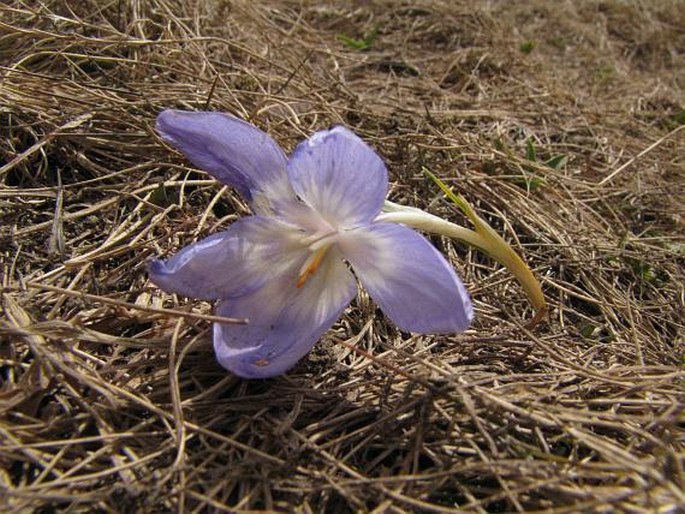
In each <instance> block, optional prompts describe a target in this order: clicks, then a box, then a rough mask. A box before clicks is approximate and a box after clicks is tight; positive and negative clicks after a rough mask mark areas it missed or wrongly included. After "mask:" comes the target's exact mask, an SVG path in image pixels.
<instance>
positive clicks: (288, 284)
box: [214, 249, 357, 378]
mask: <svg viewBox="0 0 685 514" xmlns="http://www.w3.org/2000/svg"><path fill="white" fill-rule="evenodd" d="M298 275H299V267H293V268H292V269H291V270H290V272H289V273H286V274H284V275H282V276H281V277H280V279H278V280H273V281H271V282H269V283H267V284H265V285H264V287H262V288H260V289H258V290H256V291H254V292H252V293H251V294H248V295H246V296H243V297H240V298H234V299H230V300H224V301H222V302H221V303H220V304H219V306H218V308H217V314H219V315H220V316H239V317H241V318H247V319H248V320H249V323H248V324H247V325H226V324H220V323H216V324H215V325H214V351H215V353H216V357H217V360H218V361H219V363H220V364H221V365H222V366H223V367H224V368H226V369H228V370H229V371H231V372H233V373H235V374H236V375H238V376H240V377H243V378H269V377H274V376H277V375H281V374H283V373H285V372H286V371H288V370H289V369H290V368H292V367H293V366H294V365H295V364H296V363H297V362H298V361H299V360H300V359H302V358H303V357H304V356H305V355H306V354H307V353H308V352H309V351H310V350H311V348H312V347H313V346H314V344H315V343H316V342H317V341H318V340H319V339H320V338H321V336H322V335H323V334H324V333H325V332H326V331H327V330H328V329H329V328H330V327H331V326H332V325H333V323H335V321H336V320H337V319H338V318H339V317H340V315H341V314H342V312H343V310H344V309H345V307H347V305H348V304H349V303H350V301H351V300H352V298H353V297H354V296H355V295H356V293H357V283H356V280H355V279H354V276H353V275H352V274H351V273H350V271H349V270H348V269H347V266H346V265H345V263H344V262H343V261H342V259H341V258H340V255H339V254H337V251H335V250H333V249H332V250H330V251H329V255H327V256H326V258H325V259H324V261H323V262H322V263H321V266H320V267H319V269H318V270H317V271H316V273H315V274H314V275H313V276H312V277H311V278H310V279H309V280H308V281H307V282H306V283H305V284H304V286H302V287H301V288H298V287H297V286H296V284H297V279H298Z"/></svg>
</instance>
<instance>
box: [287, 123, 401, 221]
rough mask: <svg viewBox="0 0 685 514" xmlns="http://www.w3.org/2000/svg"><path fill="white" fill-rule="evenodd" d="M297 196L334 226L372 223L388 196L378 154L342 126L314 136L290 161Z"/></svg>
mask: <svg viewBox="0 0 685 514" xmlns="http://www.w3.org/2000/svg"><path fill="white" fill-rule="evenodd" d="M288 175H289V176H290V182H291V184H292V187H293V189H294V190H295V192H296V193H297V195H298V196H299V197H300V198H301V199H302V200H303V201H304V202H305V203H306V204H307V205H309V206H310V207H311V208H312V209H314V210H315V211H317V212H319V213H320V214H321V216H322V217H323V218H324V219H325V220H326V221H327V222H328V223H330V224H331V225H332V226H334V227H354V226H358V225H362V224H365V223H369V222H371V221H372V220H373V219H374V218H375V217H376V215H377V214H378V213H379V212H380V210H381V207H382V206H383V201H384V200H385V196H386V194H387V192H388V172H387V170H386V168H385V164H383V161H382V160H381V159H380V157H379V156H378V154H376V152H374V151H373V150H372V149H371V148H370V147H369V146H368V145H367V144H366V143H364V141H362V140H361V139H360V138H359V137H357V136H356V135H355V134H353V133H352V132H350V131H349V130H347V129H346V128H344V127H335V128H333V129H331V130H323V131H321V132H317V133H315V134H314V135H313V136H312V137H311V138H309V139H308V140H306V141H304V142H303V143H301V144H300V145H299V146H298V147H297V149H296V150H295V152H294V153H293V155H292V157H291V158H290V161H289V162H288Z"/></svg>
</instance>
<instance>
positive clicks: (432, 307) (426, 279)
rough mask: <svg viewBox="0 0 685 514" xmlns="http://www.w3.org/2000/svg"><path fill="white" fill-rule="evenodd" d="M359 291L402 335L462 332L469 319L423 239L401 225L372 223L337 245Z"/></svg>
mask: <svg viewBox="0 0 685 514" xmlns="http://www.w3.org/2000/svg"><path fill="white" fill-rule="evenodd" d="M340 246H341V251H342V252H343V254H344V256H345V258H346V259H347V260H348V261H349V262H350V264H351V265H352V268H353V269H354V272H355V274H356V275H357V277H358V278H359V280H360V282H361V284H362V286H363V287H364V288H365V289H366V290H367V291H368V292H369V294H370V295H371V297H372V298H373V299H374V301H375V302H376V303H377V304H378V305H379V306H380V307H381V309H382V310H383V312H384V313H385V314H386V315H387V316H388V317H389V318H390V319H391V320H392V321H393V322H394V323H395V324H396V325H397V326H398V327H399V328H400V329H402V330H406V331H408V332H418V333H435V334H439V333H452V332H462V331H464V330H466V329H467V328H468V326H469V325H470V323H471V321H472V319H473V307H472V305H471V300H470V298H469V294H468V292H467V291H466V288H465V287H464V284H463V283H462V282H461V280H460V279H459V277H457V275H456V273H455V272H454V270H453V269H452V266H450V265H449V263H448V262H447V261H446V260H445V258H444V257H443V256H442V255H441V254H440V253H439V252H438V251H437V250H436V249H435V247H434V246H433V245H432V244H430V242H428V240H427V239H426V238H424V237H423V236H421V235H420V234H418V233H416V232H414V231H413V230H411V229H409V228H407V227H404V226H402V225H396V224H392V223H375V224H373V225H370V226H369V227H367V228H362V229H358V230H354V231H350V232H348V234H347V235H346V236H345V238H344V239H342V240H341V241H340Z"/></svg>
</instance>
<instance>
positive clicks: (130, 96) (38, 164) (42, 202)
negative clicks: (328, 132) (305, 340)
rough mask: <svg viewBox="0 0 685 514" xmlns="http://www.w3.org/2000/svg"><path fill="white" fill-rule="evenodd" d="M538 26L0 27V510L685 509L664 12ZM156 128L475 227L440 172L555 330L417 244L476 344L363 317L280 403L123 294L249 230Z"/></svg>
mask: <svg viewBox="0 0 685 514" xmlns="http://www.w3.org/2000/svg"><path fill="white" fill-rule="evenodd" d="M552 5H553V4H552V3H548V2H543V1H542V0H539V1H538V0H530V1H528V2H518V3H509V2H505V1H501V2H498V1H495V2H469V1H465V2H459V3H457V2H449V1H447V0H445V1H438V0H434V1H429V0H423V1H418V2H416V1H412V2H409V1H406V2H405V1H396V2H392V1H374V2H349V1H337V2H300V1H294V0H293V1H287V0H273V1H260V2H248V1H244V2H242V1H229V0H224V1H219V0H216V1H207V2H204V1H199V0H197V1H191V0H185V1H183V0H150V1H145V2H143V1H139V0H119V1H109V2H107V1H99V0H83V1H68V0H61V1H57V0H42V1H40V2H38V1H22V0H14V1H12V0H10V1H9V2H5V3H4V4H3V6H0V59H1V60H0V64H1V65H2V68H1V69H0V115H1V116H2V118H1V119H2V124H1V125H2V139H0V153H1V155H2V160H0V180H1V181H2V182H1V184H2V185H0V216H1V219H2V226H1V227H0V230H1V232H0V238H1V242H2V243H1V246H0V255H1V256H2V257H1V259H2V260H1V261H0V264H1V271H0V273H2V281H3V283H2V286H3V291H2V309H3V313H2V318H1V319H0V337H1V339H0V359H1V361H0V370H1V377H2V378H1V380H2V385H1V389H0V464H1V466H0V510H3V511H5V512H30V511H34V512H83V511H101V512H166V511H178V512H214V511H216V512H221V511H231V512H233V511H248V510H251V511H257V510H259V511H261V510H267V511H291V510H298V511H299V512H355V511H356V512H365V511H375V512H448V511H454V510H457V509H461V510H462V511H464V512H498V511H508V512H511V511H532V510H545V511H554V512H575V511H581V510H582V511H586V512H591V511H595V512H607V511H625V512H655V511H660V512H676V511H677V509H678V505H683V504H685V493H683V490H684V489H685V474H684V472H683V467H684V458H685V453H684V442H685V440H684V437H685V435H684V430H683V429H684V425H683V423H684V413H683V408H684V407H685V400H684V398H683V382H684V381H683V378H684V376H685V370H684V369H683V363H684V359H685V355H684V353H685V352H684V342H683V323H684V320H683V313H684V312H685V306H684V302H685V300H684V297H685V292H684V290H683V287H684V286H683V283H684V273H683V262H684V260H685V254H684V248H685V236H684V230H683V229H684V227H683V225H684V223H683V221H684V215H683V202H684V200H685V198H684V196H683V193H684V191H683V185H684V184H685V172H684V169H685V168H684V165H683V155H684V150H685V145H684V144H683V143H684V142H685V130H682V129H683V124H684V123H685V111H683V84H684V83H685V81H684V79H685V77H684V76H683V70H685V59H684V58H683V56H684V55H685V36H683V34H685V9H682V3H681V2H679V1H676V0H674V1H667V0H664V1H656V2H638V1H634V2H632V1H619V0H604V1H581V2H563V3H562V2H555V3H554V6H555V7H554V8H552V7H551V6H552ZM374 31H376V32H377V35H376V37H375V39H374V38H373V37H371V35H372V34H373V33H374ZM341 36H348V37H349V38H356V39H357V40H358V41H357V43H360V44H363V43H364V41H363V40H364V38H366V43H368V45H369V46H370V47H369V48H368V49H366V50H361V49H358V48H354V45H353V44H352V43H351V42H350V41H349V40H348V41H347V42H346V41H345V40H343V38H341ZM167 107H177V108H186V109H212V110H221V111H228V112H232V113H235V114H237V115H240V116H243V117H245V118H246V119H249V120H251V121H252V122H253V123H255V124H256V125H258V126H259V127H261V128H263V129H264V130H267V131H268V132H269V133H270V134H272V135H273V136H274V138H275V139H276V140H277V141H278V142H279V143H281V144H282V145H283V146H284V147H286V148H287V149H292V148H293V147H294V145H295V144H296V143H297V142H298V141H299V140H301V139H302V138H303V137H306V136H307V135H309V134H311V133H312V132H313V131H314V130H317V129H320V128H324V127H328V126H330V125H332V124H336V123H342V124H345V125H347V126H349V127H351V128H353V129H354V130H355V131H356V132H358V133H359V134H360V135H362V136H363V137H364V138H365V139H366V140H367V141H369V142H370V143H371V144H372V145H373V146H374V147H375V148H377V150H378V151H379V152H380V153H381V155H382V156H383V157H384V158H385V159H386V161H387V163H388V166H389V169H390V173H391V179H392V190H391V195H390V196H391V199H393V200H394V201H398V202H401V203H407V204H412V205H417V206H419V207H421V208H424V209H427V210H429V211H430V212H433V213H436V214H439V215H441V216H444V217H446V218H448V219H452V220H454V221H457V222H460V223H464V224H467V220H465V219H464V218H463V216H461V214H460V213H458V212H457V211H456V210H455V209H454V208H453V207H452V206H450V205H449V204H448V203H447V202H446V201H444V200H443V199H442V196H441V195H440V194H438V191H437V190H436V188H435V187H434V186H433V185H432V184H431V183H430V182H429V181H428V180H427V179H426V178H425V176H424V175H423V174H422V173H421V167H422V166H426V167H428V168H430V169H431V170H433V171H434V172H435V173H437V174H438V175H439V176H440V177H442V178H443V179H444V180H445V181H447V182H448V183H450V184H451V185H452V186H453V187H455V188H456V189H457V190H458V191H460V192H461V193H462V194H463V195H464V196H465V197H466V198H467V199H468V200H469V201H470V202H471V203H472V204H473V205H474V207H476V208H477V210H478V212H479V213H480V214H481V215H482V216H483V217H485V218H487V219H488V221H489V222H490V223H491V224H492V225H493V226H494V227H496V228H497V230H498V231H500V233H502V234H503V235H504V236H505V237H506V238H507V239H508V240H509V241H511V242H512V244H513V245H514V246H515V247H516V248H517V249H519V250H520V252H521V253H522V254H524V255H525V258H526V260H527V262H528V263H529V264H530V265H531V267H532V268H533V269H534V270H535V272H536V274H537V276H538V277H539V278H540V280H541V281H542V282H543V286H544V289H545V292H546V295H547V298H548V300H549V302H550V306H551V314H550V316H549V318H548V320H547V321H546V322H545V323H544V324H542V325H540V326H538V327H537V328H535V330H534V331H532V332H531V331H529V330H526V329H525V328H524V325H525V323H526V321H527V319H529V318H530V316H531V315H532V312H531V308H530V306H529V304H528V302H527V300H526V298H525V296H524V295H523V293H522V292H521V289H520V288H519V286H518V285H517V284H516V283H515V281H513V280H512V278H511V276H510V275H509V274H508V273H507V272H506V271H505V270H503V269H501V268H500V267H499V266H497V265H496V264H494V263H493V262H492V260H491V259H489V258H487V257H486V256H483V255H482V254H479V253H477V252H475V251H472V250H470V249H468V248H465V247H464V246H463V245H460V244H458V243H453V242H451V241H447V240H441V239H439V238H434V241H435V243H436V244H437V245H439V246H440V248H441V249H442V250H443V251H444V252H445V253H446V254H447V255H448V256H449V257H450V258H451V259H452V260H453V262H454V264H455V266H456V267H457V269H458V270H459V271H460V273H461V274H462V276H463V277H464V279H465V281H466V282H467V284H468V286H469V288H470V290H471V291H472V294H473V299H474V302H475V306H476V309H477V319H476V322H475V324H474V325H473V327H472V329H471V330H469V331H468V332H467V333H465V334H461V335H455V336H448V337H444V336H440V337H433V336H411V335H408V334H404V333H399V332H398V331H397V330H396V329H395V328H393V327H392V326H391V324H389V323H388V322H387V321H386V319H385V318H384V317H383V316H382V314H381V313H380V312H379V311H377V310H376V308H375V307H374V305H373V304H372V303H371V302H370V300H369V299H368V298H367V297H366V296H364V295H363V293H362V294H361V295H360V297H359V299H358V300H357V301H356V302H355V303H354V304H353V305H352V307H351V308H350V309H348V310H347V311H346V313H345V315H344V317H343V318H342V319H341V320H340V322H338V323H337V324H336V325H335V326H334V328H333V330H332V331H331V332H329V334H328V335H327V336H326V337H325V338H324V340H323V341H322V342H321V343H319V344H318V345H317V347H316V348H315V350H314V351H313V352H312V354H311V355H310V356H309V358H307V359H305V360H304V361H303V362H302V363H301V364H300V365H299V366H298V367H297V368H296V369H295V370H293V371H292V372H291V373H289V374H288V375H287V376H285V377H282V378H279V379H274V380H268V381H242V380H239V379H237V378H235V377H233V376H230V375H229V374H227V373H226V372H224V371H223V370H222V369H220V368H219V366H218V365H217V364H215V362H214V360H213V358H212V353H211V347H210V343H209V331H210V327H211V318H208V317H207V316H208V315H211V305H209V304H206V303H202V302H198V301H193V300H190V299H186V298H177V297H173V296H169V295H167V294H165V293H163V292H161V291H160V290H158V289H157V288H155V287H153V286H152V285H151V284H150V283H149V281H148V280H147V278H146V274H145V262H146V261H147V260H148V259H149V258H152V257H153V256H157V255H170V254H172V253H173V252H175V251H176V250H178V249H179V248H181V247H182V246H184V245H186V244H188V243H190V242H192V241H194V240H196V239H197V238H200V237H203V236H205V235H208V234H210V233H214V232H215V231H217V230H219V229H220V228H222V227H226V226H227V225H229V224H230V223H231V221H233V220H234V219H236V218H237V217H239V216H242V215H244V214H245V213H246V212H247V210H246V206H245V205H244V203H242V201H241V200H240V198H238V197H237V196H236V195H235V194H234V192H233V191H231V190H230V189H227V188H222V187H221V185H220V184H217V183H215V182H214V181H212V180H209V177H208V176H207V175H206V174H204V173H202V172H200V171H199V170H193V169H189V168H188V165H187V163H186V162H184V160H183V159H182V157H181V156H180V155H179V154H177V153H175V152H174V151H172V150H171V149H170V148H168V147H165V146H164V144H163V143H162V142H161V141H160V140H159V138H158V137H157V136H156V135H155V133H154V131H153V124H154V119H155V116H156V114H157V113H158V112H159V111H160V110H162V109H163V108H167ZM528 142H531V143H532V146H533V147H534V148H535V150H536V159H535V160H534V161H533V160H531V157H532V154H531V152H530V146H531V145H530V144H529V143H528ZM557 155H560V156H564V157H566V158H567V159H568V162H567V163H566V164H565V165H561V166H558V167H557V168H554V167H552V166H548V165H546V164H545V162H546V161H547V160H548V159H549V158H551V157H553V156H557ZM178 311H181V312H180V313H179V312H178ZM351 346H355V347H357V348H360V349H361V350H363V352H355V351H352V350H351V349H350V347H351ZM366 354H368V355H366ZM371 356H372V357H371Z"/></svg>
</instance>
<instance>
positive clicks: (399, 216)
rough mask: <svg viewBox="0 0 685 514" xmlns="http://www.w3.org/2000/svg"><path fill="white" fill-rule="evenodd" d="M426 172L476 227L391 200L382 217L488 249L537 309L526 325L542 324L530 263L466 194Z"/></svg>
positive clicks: (543, 307) (543, 310) (543, 308)
mask: <svg viewBox="0 0 685 514" xmlns="http://www.w3.org/2000/svg"><path fill="white" fill-rule="evenodd" d="M423 171H424V173H426V175H428V176H429V177H430V178H431V180H432V181H433V182H435V184H436V185H437V186H438V187H439V188H440V189H441V190H442V191H443V193H445V196H447V197H448V198H449V199H450V200H451V201H452V202H453V203H454V204H455V205H456V206H457V207H458V208H459V209H460V210H461V211H462V212H463V213H464V214H465V215H466V216H467V217H468V218H469V219H470V220H471V222H472V223H473V226H474V228H475V230H471V229H468V228H465V227H462V226H460V225H457V224H455V223H451V222H449V221H446V220H444V219H442V218H439V217H437V216H434V215H432V214H429V213H427V212H424V211H422V210H421V209H417V208H415V207H407V206H404V205H399V204H396V203H393V202H390V201H386V202H385V205H384V207H383V214H381V216H380V218H381V220H382V221H388V222H394V223H402V224H404V225H408V226H410V227H413V228H415V229H418V230H422V231H425V232H430V233H432V234H437V235H442V236H446V237H450V238H452V239H456V240H459V241H463V242H465V243H467V244H469V245H471V246H473V247H475V248H477V249H479V250H481V251H483V252H485V253H486V254H488V255H489V256H490V257H492V258H493V259H495V260H496V261H497V262H499V263H500V264H501V265H502V266H504V267H505V268H507V270H509V272H510V273H511V274H512V275H514V277H515V278H516V280H517V281H518V282H519V284H521V287H522V288H523V290H524V292H525V293H526V295H527V296H528V299H529V300H530V302H531V304H532V305H533V307H534V308H535V310H536V313H535V315H534V316H533V318H532V319H531V321H530V322H529V323H528V324H527V327H528V328H531V327H534V326H535V325H537V324H538V323H540V321H542V319H543V318H544V317H545V315H546V314H547V310H548V307H547V301H546V300H545V296H544V294H543V293H542V288H541V287H540V282H538V280H537V279H536V278H535V276H534V275H533V272H532V271H531V269H530V268H529V267H528V265H527V264H526V263H525V262H524V261H523V259H521V257H519V255H518V254H517V253H516V252H515V251H514V249H513V248H512V247H511V246H510V245H509V244H508V243H507V242H506V241H505V240H504V239H503V238H502V237H501V236H500V235H499V234H498V233H497V232H495V230H494V229H493V228H492V227H491V226H490V225H488V223H487V222H486V221H485V220H483V218H481V217H480V216H478V215H477V214H476V213H475V211H474V210H473V208H472V207H471V205H470V204H469V203H468V202H467V201H466V199H464V197H462V196H461V195H458V194H455V193H454V192H453V191H452V189H451V188H449V187H448V186H447V185H446V184H445V183H444V182H443V181H442V180H440V179H439V178H438V177H437V176H436V175H435V174H434V173H433V172H431V171H430V170H429V169H427V168H425V167H424V168H423Z"/></svg>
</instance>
